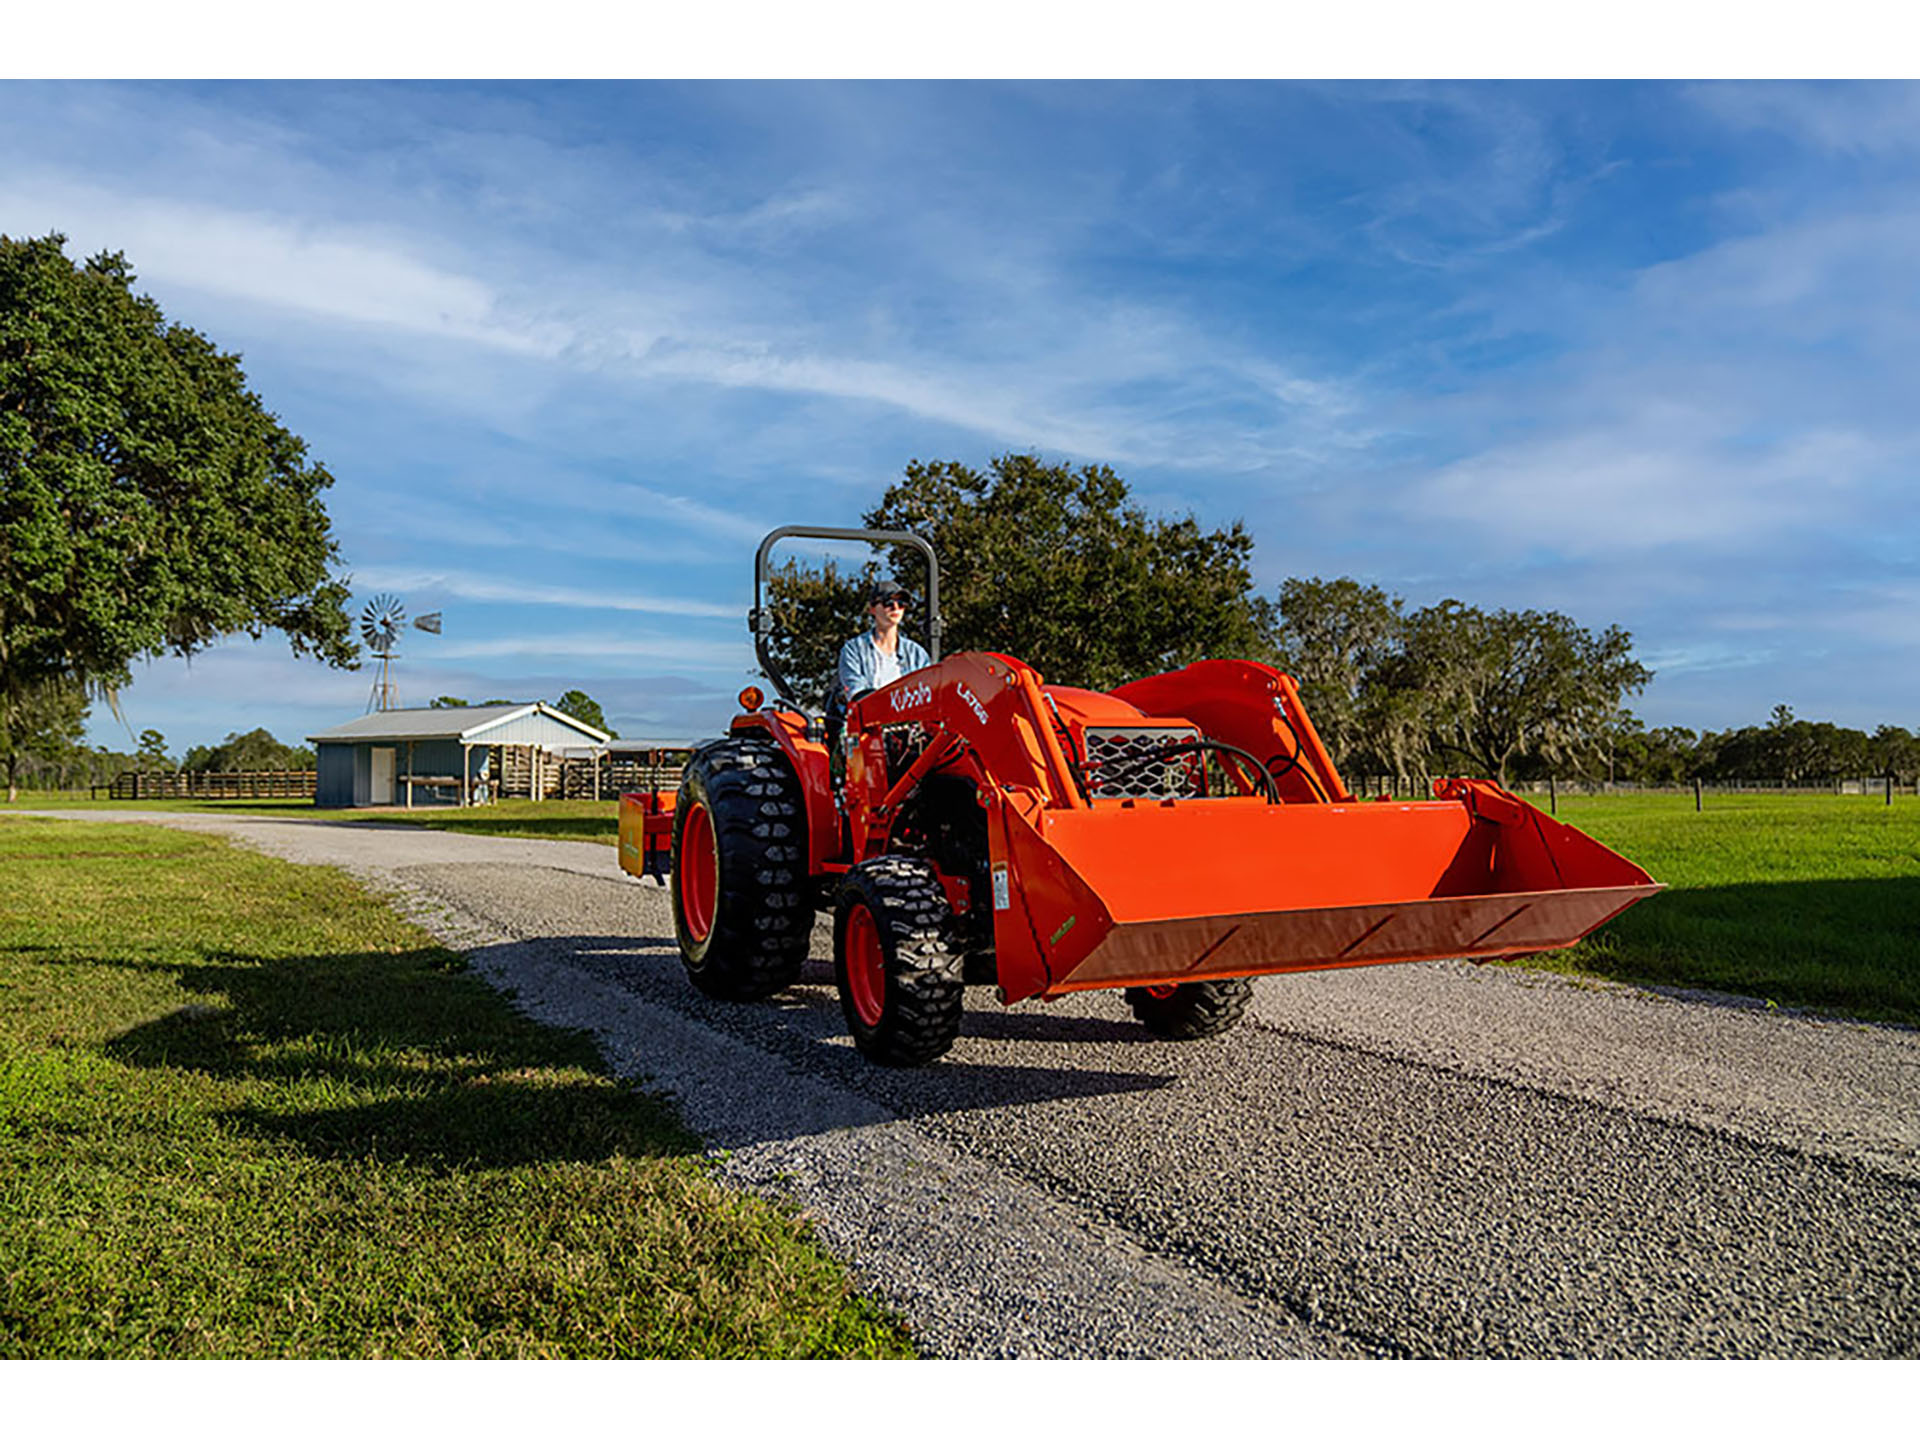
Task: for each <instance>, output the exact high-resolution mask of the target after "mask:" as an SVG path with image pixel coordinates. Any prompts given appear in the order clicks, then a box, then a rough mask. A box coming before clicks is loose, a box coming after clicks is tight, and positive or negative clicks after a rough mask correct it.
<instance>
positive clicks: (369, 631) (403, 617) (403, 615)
mask: <svg viewBox="0 0 1920 1440" xmlns="http://www.w3.org/2000/svg"><path fill="white" fill-rule="evenodd" d="M406 623H407V611H406V607H405V606H404V605H402V604H401V603H400V600H399V598H398V597H397V596H394V595H376V596H374V597H373V599H371V600H369V601H368V602H367V608H366V609H365V610H362V611H361V612H360V638H361V639H363V640H365V641H366V642H367V649H369V650H371V651H372V652H373V653H374V654H375V655H377V656H379V658H380V670H379V673H378V674H377V675H376V676H375V677H374V681H373V693H372V694H371V695H369V696H368V697H367V710H368V712H369V713H371V712H372V711H375V710H397V709H399V708H400V687H399V686H397V685H395V684H394V683H393V662H394V661H395V660H396V659H398V658H399V657H398V656H397V655H395V653H394V646H396V645H398V644H399V643H400V631H401V630H402V629H403V628H404V627H405V625H406ZM413 625H414V628H415V629H416V630H425V631H426V632H428V633H429V634H431V635H438V634H439V633H440V612H439V611H438V610H435V611H433V612H432V613H430V614H427V615H422V616H421V617H420V618H419V619H417V620H415V621H414V622H413Z"/></svg>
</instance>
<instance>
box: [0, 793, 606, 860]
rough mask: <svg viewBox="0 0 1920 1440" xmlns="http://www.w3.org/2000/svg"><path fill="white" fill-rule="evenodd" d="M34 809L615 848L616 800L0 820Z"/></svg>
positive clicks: (200, 807) (49, 803)
mask: <svg viewBox="0 0 1920 1440" xmlns="http://www.w3.org/2000/svg"><path fill="white" fill-rule="evenodd" d="M36 810H79V811H86V810H97V811H103V812H110V811H116V810H120V811H125V810H154V811H161V812H166V813H189V814H198V815H261V816H271V817H275V818H279V817H285V818H287V819H290V820H334V821H355V822H378V823H381V824H400V825H421V826H425V827H426V828H428V829H430V830H451V831H454V832H456V833H458V834H462V835H493V836H508V837H512V838H514V839H521V840H591V841H594V842H595V843H597V844H601V845H605V846H608V847H609V848H611V847H612V846H614V845H615V844H617V843H618V839H619V837H618V836H617V834H616V833H615V827H616V825H617V824H618V823H619V816H620V802H619V801H618V800H500V801H496V802H495V803H494V804H492V805H482V806H477V807H475V808H473V809H470V810H462V809H460V808H458V807H453V806H432V807H427V806H422V807H420V808H419V809H415V810H404V809H397V808H394V809H385V808H383V809H379V810H320V809H316V808H315V807H314V805H313V802H312V801H310V800H89V799H88V798H87V797H86V795H85V794H84V793H82V794H81V795H80V796H79V797H78V798H75V797H74V796H72V795H62V794H24V795H22V796H21V797H20V799H19V801H18V802H17V803H15V804H13V805H6V804H4V803H0V816H4V815H7V814H31V813H32V812H34V811H36Z"/></svg>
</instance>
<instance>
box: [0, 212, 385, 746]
mask: <svg viewBox="0 0 1920 1440" xmlns="http://www.w3.org/2000/svg"><path fill="white" fill-rule="evenodd" d="M65 244H66V241H65V237H64V236H61V235H57V234H55V235H48V236H46V237H45V238H43V239H30V240H15V239H11V238H8V237H6V236H0V724H4V725H7V726H9V727H17V725H18V723H19V720H20V717H21V715H22V713H23V712H22V708H21V707H23V706H25V705H27V704H28V703H29V699H30V697H31V696H32V695H33V694H34V693H35V691H36V689H37V687H41V686H45V685H47V684H50V683H54V682H69V683H71V684H73V685H76V686H79V687H81V688H82V689H83V690H85V691H87V692H89V693H94V694H98V693H102V692H107V693H111V692H112V690H113V689H114V688H115V687H117V686H119V685H123V684H125V683H126V679H127V674H128V669H127V667H128V665H129V663H130V662H131V661H132V660H133V659H135V658H136V657H139V656H146V655H156V654H166V653H170V654H175V655H191V654H193V653H194V652H195V651H197V650H200V649H202V648H204V647H205V646H207V645H209V644H211V643H212V642H213V641H215V640H216V639H219V638H220V637H222V636H224V635H230V634H235V633H244V634H247V635H251V636H254V637H256V638H258V637H259V636H260V635H262V634H263V633H265V632H266V631H267V630H269V629H275V630H279V631H282V632H283V633H285V634H286V635H287V637H288V638H289V639H290V640H291V642H292V645H293V649H294V651H295V653H299V654H313V655H316V656H318V657H319V658H321V659H322V660H325V661H326V662H328V663H330V664H334V665H341V666H347V667H351V666H352V665H353V664H354V662H355V657H356V653H357V651H356V647H355V646H354V644H353V641H352V639H351V636H350V634H349V629H348V621H347V616H346V613H345V610H344V608H343V606H344V603H345V601H346V598H347V594H348V587H347V585H346V583H345V581H344V580H343V579H342V578H340V577H339V576H337V575H336V574H335V573H334V563H335V561H336V559H337V549H336V546H335V543H334V540H333V537H332V534H331V531H330V529H329V523H328V518H327V512H326V509H325V507H324V506H323V505H322V504H321V498H320V497H321V492H322V491H324V490H325V489H326V488H327V487H328V486H329V485H330V484H332V478H331V477H330V476H329V475H328V474H327V471H326V469H325V468H324V467H323V466H321V465H318V464H315V463H312V462H310V461H309V460H308V458H307V449H306V445H305V443H304V442H303V441H302V440H301V439H300V437H299V436H297V435H295V434H293V433H292V432H290V431H288V430H287V429H285V428H284V427H283V426H281V425H280V424H279V422H278V421H277V420H276V419H275V417H274V416H273V415H272V414H270V413H269V412H268V411H267V409H266V407H265V406H264V405H263V404H262V402H261V400H260V397H259V396H258V395H256V394H254V393H253V392H252V391H251V390H250V389H248V388H247V379H246V375H245V374H244V373H243V372H242V370H241V368H240V360H239V357H238V356H236V355H232V354H229V353H227V352H225V351H222V350H220V349H219V348H217V347H216V346H215V345H214V344H213V343H212V342H211V341H209V340H208V339H207V338H206V337H205V336H204V335H201V334H200V333H199V332H197V331H195V330H192V329H189V328H187V327H186V326H183V325H178V324H174V323H172V322H170V321H169V320H168V319H167V318H166V316H165V315H164V314H162V313H161V310H160V307H159V306H158V305H156V304H155V303H154V302H153V301H152V300H151V299H149V298H148V297H146V296H144V295H141V294H138V293H136V291H135V290H134V288H133V287H134V281H135V277H134V274H133V271H132V269H131V268H130V267H129V265H128V262H127V260H126V258H125V257H124V256H123V255H119V254H101V255H97V256H95V257H94V258H92V259H91V260H88V261H86V262H85V263H84V264H75V263H74V262H73V261H71V260H69V259H68V258H67V255H66V253H65Z"/></svg>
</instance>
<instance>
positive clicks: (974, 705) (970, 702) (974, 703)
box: [953, 684, 987, 725]
mask: <svg viewBox="0 0 1920 1440" xmlns="http://www.w3.org/2000/svg"><path fill="white" fill-rule="evenodd" d="M953 693H954V694H956V695H958V696H959V697H960V698H961V699H962V700H964V701H966V702H967V708H968V709H969V710H971V711H973V713H974V717H975V718H976V719H978V720H979V722H980V723H981V724H982V725H984V724H986V723H987V707H986V706H984V705H982V704H981V703H980V702H979V701H978V700H976V699H974V698H973V691H971V690H969V689H968V688H967V687H966V686H965V685H964V684H961V685H956V686H954V687H953Z"/></svg>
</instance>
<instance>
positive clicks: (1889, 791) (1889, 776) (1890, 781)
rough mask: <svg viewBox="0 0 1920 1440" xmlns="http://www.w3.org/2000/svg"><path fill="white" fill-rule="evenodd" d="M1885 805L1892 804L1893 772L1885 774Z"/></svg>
mask: <svg viewBox="0 0 1920 1440" xmlns="http://www.w3.org/2000/svg"><path fill="white" fill-rule="evenodd" d="M1887 804H1889V805H1891V804H1893V772H1892V771H1891V770H1889V771H1888V772H1887Z"/></svg>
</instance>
